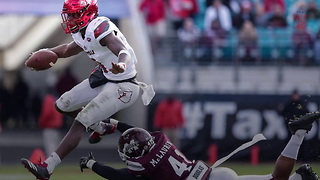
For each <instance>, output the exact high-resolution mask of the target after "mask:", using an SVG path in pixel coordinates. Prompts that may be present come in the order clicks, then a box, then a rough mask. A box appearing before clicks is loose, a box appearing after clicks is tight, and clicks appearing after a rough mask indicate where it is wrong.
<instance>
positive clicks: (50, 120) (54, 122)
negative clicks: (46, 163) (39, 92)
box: [39, 88, 63, 157]
mask: <svg viewBox="0 0 320 180" xmlns="http://www.w3.org/2000/svg"><path fill="white" fill-rule="evenodd" d="M52 89H53V88H49V89H48V93H47V94H46V95H45V96H44V98H43V101H42V106H41V113H40V116H39V127H40V128H41V129H42V135H43V144H44V150H45V154H46V156H47V157H48V156H50V154H51V153H52V152H54V151H55V150H56V149H55V148H56V147H57V146H58V145H59V143H60V140H61V138H60V132H59V128H61V127H62V125H63V116H62V114H61V113H59V112H58V111H57V110H56V108H55V102H56V96H55V93H54V92H53V90H52Z"/></svg>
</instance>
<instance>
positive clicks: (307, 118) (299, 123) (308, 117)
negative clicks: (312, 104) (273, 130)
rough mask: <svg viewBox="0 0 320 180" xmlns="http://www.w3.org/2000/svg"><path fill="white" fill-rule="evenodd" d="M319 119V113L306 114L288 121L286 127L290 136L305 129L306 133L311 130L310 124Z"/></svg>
mask: <svg viewBox="0 0 320 180" xmlns="http://www.w3.org/2000/svg"><path fill="white" fill-rule="evenodd" d="M319 118H320V111H316V112H311V113H307V114H305V115H303V116H300V117H299V118H297V119H295V120H290V122H289V123H288V126H289V129H290V131H291V133H292V134H294V133H295V132H296V131H297V130H299V129H305V130H307V132H308V131H310V130H311V128H312V123H313V122H314V121H315V120H317V119H319Z"/></svg>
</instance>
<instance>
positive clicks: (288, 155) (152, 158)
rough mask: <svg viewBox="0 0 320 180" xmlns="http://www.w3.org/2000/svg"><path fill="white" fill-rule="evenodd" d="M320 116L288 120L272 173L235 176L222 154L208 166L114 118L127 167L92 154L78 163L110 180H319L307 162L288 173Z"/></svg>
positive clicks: (156, 136)
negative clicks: (286, 135) (287, 132)
mask: <svg viewBox="0 0 320 180" xmlns="http://www.w3.org/2000/svg"><path fill="white" fill-rule="evenodd" d="M319 118H320V111H317V112H313V113H308V114H305V115H303V116H301V117H300V118H299V119H295V120H292V121H291V122H289V125H288V126H289V129H290V130H291V132H292V136H291V139H290V140H289V142H288V143H287V145H286V147H285V148H284V149H283V151H282V153H281V155H280V156H278V159H277V161H276V163H275V165H274V170H273V172H272V173H270V174H267V175H237V173H236V172H235V171H233V170H232V169H230V168H226V167H217V166H219V165H220V164H221V163H223V162H224V161H221V160H226V159H227V158H225V157H224V158H222V159H220V160H218V161H217V162H220V163H218V165H217V164H216V163H215V164H213V165H212V166H211V167H209V166H208V165H206V164H205V163H204V162H202V161H195V160H189V159H187V158H186V157H185V155H184V154H182V152H180V151H179V150H178V149H177V148H176V147H175V145H174V144H172V143H171V142H170V140H169V139H168V137H167V136H166V135H165V134H164V133H163V132H148V131H146V130H144V129H141V128H136V127H133V126H131V125H129V124H126V123H123V122H118V121H117V120H114V119H112V121H110V124H109V125H110V126H114V127H115V128H110V131H109V133H113V132H114V129H117V130H118V131H120V132H121V133H122V135H121V137H120V138H119V141H118V152H119V155H120V157H121V159H122V160H123V161H125V162H126V164H127V167H126V168H122V169H115V168H112V167H110V166H107V165H104V164H102V163H99V162H96V160H95V159H94V157H93V155H92V153H89V156H85V157H82V158H80V163H79V166H80V168H81V171H83V169H85V168H90V169H92V170H93V171H94V172H95V173H97V174H98V175H99V176H101V177H104V178H106V179H109V180H118V179H126V180H163V179H168V180H169V179H170V180H319V177H318V175H317V174H316V173H315V172H314V171H313V170H312V168H311V166H310V165H309V164H303V165H302V166H300V167H299V168H298V169H297V170H295V172H294V173H293V174H291V172H292V170H293V168H294V165H295V162H296V159H297V156H298V152H299V148H300V145H301V143H302V142H303V139H304V136H305V135H306V133H307V132H308V131H309V130H311V128H312V124H313V122H314V121H316V120H318V119H319ZM246 144H248V143H245V144H244V145H246ZM234 152H235V151H234ZM232 154H233V153H231V155H232ZM229 157H231V156H229Z"/></svg>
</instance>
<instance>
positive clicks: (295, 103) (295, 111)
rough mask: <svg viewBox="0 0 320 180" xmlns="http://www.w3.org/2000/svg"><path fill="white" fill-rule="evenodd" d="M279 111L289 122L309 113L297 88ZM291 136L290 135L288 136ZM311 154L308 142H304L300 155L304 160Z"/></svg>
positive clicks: (280, 105)
mask: <svg viewBox="0 0 320 180" xmlns="http://www.w3.org/2000/svg"><path fill="white" fill-rule="evenodd" d="M278 113H279V114H280V115H281V116H282V117H283V120H284V123H285V124H288V122H289V120H292V119H296V118H299V117H300V116H302V115H304V114H306V113H309V110H308V107H307V104H306V103H305V101H304V100H303V99H302V98H301V94H300V92H299V91H298V90H297V89H295V90H293V91H292V93H291V95H290V98H289V99H288V100H287V101H285V102H283V103H281V104H279V106H278ZM286 128H287V132H288V134H291V132H290V130H289V127H288V126H286ZM288 138H290V135H289V136H288ZM308 154H310V151H309V147H308V144H306V143H303V144H302V145H301V147H300V152H299V156H300V157H301V159H303V160H307V157H308V156H309V155H308Z"/></svg>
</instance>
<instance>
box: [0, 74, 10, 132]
mask: <svg viewBox="0 0 320 180" xmlns="http://www.w3.org/2000/svg"><path fill="white" fill-rule="evenodd" d="M10 102H11V98H10V94H9V92H8V90H7V89H6V87H5V86H4V84H3V80H0V123H1V124H2V126H3V127H5V126H6V125H7V122H8V120H9V118H10V115H11V111H12V108H11V103H10Z"/></svg>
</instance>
